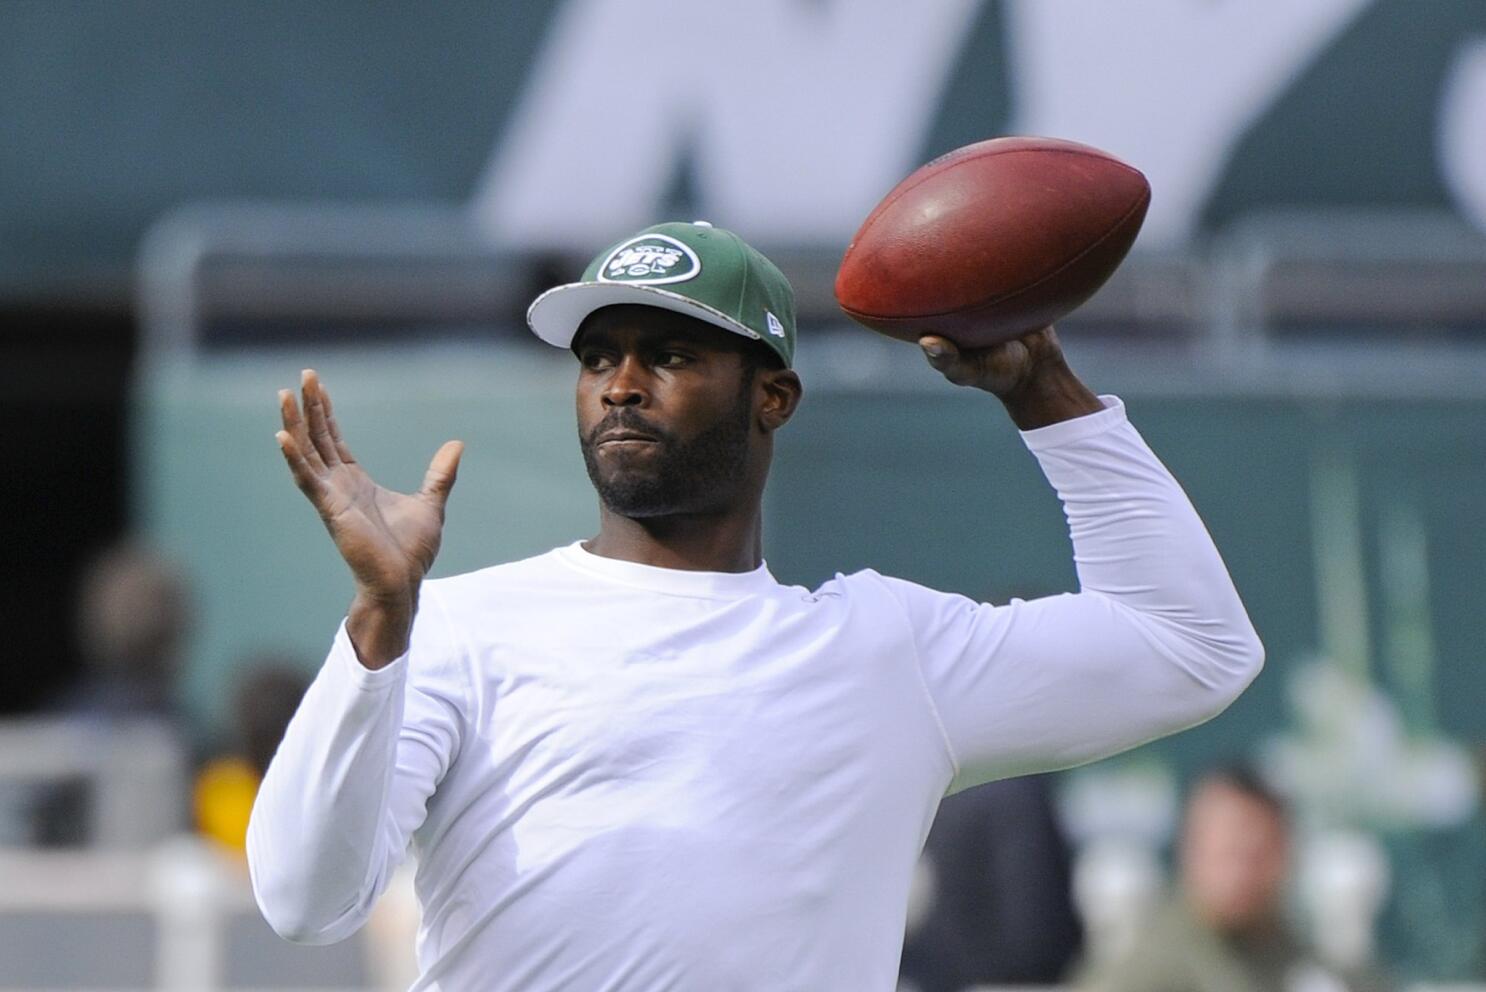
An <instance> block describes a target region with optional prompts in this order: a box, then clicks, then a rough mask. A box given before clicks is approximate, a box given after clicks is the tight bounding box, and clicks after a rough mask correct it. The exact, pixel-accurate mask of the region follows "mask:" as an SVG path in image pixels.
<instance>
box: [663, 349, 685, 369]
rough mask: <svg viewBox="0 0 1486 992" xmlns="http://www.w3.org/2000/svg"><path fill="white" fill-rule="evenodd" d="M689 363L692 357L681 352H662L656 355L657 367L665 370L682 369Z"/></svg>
mask: <svg viewBox="0 0 1486 992" xmlns="http://www.w3.org/2000/svg"><path fill="white" fill-rule="evenodd" d="M689 361H691V356H690V355H687V354H685V353H684V352H680V351H661V352H657V353H656V355H655V364H656V366H658V367H659V368H663V369H674V368H680V367H681V366H683V365H685V364H686V363H687V362H689Z"/></svg>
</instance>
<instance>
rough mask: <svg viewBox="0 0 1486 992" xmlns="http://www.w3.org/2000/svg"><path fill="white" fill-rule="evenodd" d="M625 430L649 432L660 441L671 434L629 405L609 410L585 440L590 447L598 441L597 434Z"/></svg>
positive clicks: (666, 440)
mask: <svg viewBox="0 0 1486 992" xmlns="http://www.w3.org/2000/svg"><path fill="white" fill-rule="evenodd" d="M614 430H626V431H638V432H639V433H642V434H649V435H650V436H651V437H653V438H655V439H656V440H657V441H660V442H661V443H666V442H668V441H670V440H671V435H670V434H669V433H668V432H667V431H666V430H664V429H663V428H662V427H660V426H659V425H657V424H653V423H651V422H650V421H648V420H646V419H645V418H644V417H642V416H640V415H639V414H638V413H636V412H635V411H634V409H633V408H631V407H616V408H615V409H613V410H611V411H610V412H609V413H608V414H607V415H606V416H605V417H604V419H603V420H600V421H599V422H598V424H597V425H596V426H595V427H594V428H593V430H591V431H589V432H588V437H587V439H586V440H587V442H588V446H589V447H590V448H591V447H593V446H594V445H596V444H597V443H598V439H599V435H601V434H606V433H608V432H609V431H614Z"/></svg>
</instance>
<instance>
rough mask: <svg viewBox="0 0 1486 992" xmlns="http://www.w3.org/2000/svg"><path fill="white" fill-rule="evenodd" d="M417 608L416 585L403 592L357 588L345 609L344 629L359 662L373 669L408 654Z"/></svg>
mask: <svg viewBox="0 0 1486 992" xmlns="http://www.w3.org/2000/svg"><path fill="white" fill-rule="evenodd" d="M417 612H418V590H417V587H416V586H415V587H413V588H412V589H410V590H407V591H405V592H403V593H387V592H373V591H369V590H364V589H357V590H356V595H355V597H354V598H353V599H352V600H351V607H350V609H349V610H347V611H346V633H347V634H348V635H350V638H351V646H352V647H354V648H355V649H356V657H357V659H359V660H360V662H361V664H362V665H363V666H365V667H366V668H368V669H371V670H372V671H376V670H377V669H380V668H386V667H387V666H388V665H390V664H392V662H394V661H396V660H397V659H398V658H401V657H402V656H403V655H405V654H407V652H408V642H409V639H410V638H411V636H412V632H413V617H414V616H415V615H416V614H417Z"/></svg>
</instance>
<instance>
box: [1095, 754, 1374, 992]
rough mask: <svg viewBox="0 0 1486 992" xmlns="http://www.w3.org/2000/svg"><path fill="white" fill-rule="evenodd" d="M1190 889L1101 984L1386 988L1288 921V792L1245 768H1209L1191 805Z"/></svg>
mask: <svg viewBox="0 0 1486 992" xmlns="http://www.w3.org/2000/svg"><path fill="white" fill-rule="evenodd" d="M1178 853H1179V860H1180V864H1181V886H1180V891H1179V892H1178V893H1177V894H1176V896H1175V897H1174V898H1173V899H1172V900H1171V902H1170V903H1169V904H1168V905H1166V906H1165V907H1163V908H1162V909H1161V910H1160V911H1159V912H1158V913H1157V914H1156V916H1155V918H1154V919H1153V920H1152V921H1151V922H1150V924H1149V926H1148V927H1147V928H1146V930H1145V932H1144V933H1142V934H1141V936H1140V937H1139V938H1138V939H1137V940H1136V943H1135V946H1134V947H1132V948H1131V950H1130V952H1129V953H1128V954H1127V955H1126V956H1125V957H1124V958H1122V959H1121V960H1119V961H1116V962H1114V963H1112V964H1111V965H1109V966H1108V967H1106V968H1104V969H1103V973H1102V974H1101V973H1096V974H1094V975H1093V976H1092V977H1091V978H1090V979H1089V981H1088V982H1087V983H1086V985H1087V987H1089V988H1090V989H1094V990H1098V992H1380V990H1382V989H1385V988H1387V985H1386V984H1385V983H1384V982H1383V981H1382V980H1380V979H1379V978H1378V977H1377V976H1372V975H1360V974H1359V975H1342V974H1339V973H1336V972H1333V971H1331V970H1328V969H1326V968H1323V967H1322V966H1321V965H1320V964H1319V963H1317V961H1316V960H1315V959H1314V957H1313V956H1312V955H1310V954H1309V953H1308V952H1307V951H1306V950H1305V948H1304V947H1303V946H1302V945H1301V944H1300V942H1299V941H1298V940H1296V939H1295V937H1294V936H1293V935H1292V934H1291V933H1290V931H1289V929H1288V928H1287V927H1286V926H1285V923H1284V920H1283V902H1284V894H1285V881H1286V879H1287V877H1288V876H1289V863H1290V824H1289V817H1288V815H1287V813H1286V811H1285V807H1284V805H1283V803H1282V802H1281V801H1280V799H1279V798H1278V797H1277V796H1276V795H1275V794H1274V793H1273V792H1271V791H1270V790H1269V789H1268V788H1267V787H1265V786H1264V784H1263V783H1262V782H1261V781H1260V780H1259V779H1258V778H1256V777H1255V776H1254V775H1253V773H1251V772H1249V771H1247V770H1245V769H1242V768H1232V769H1222V770H1219V771H1216V772H1212V773H1210V774H1208V775H1206V776H1204V777H1203V779H1202V780H1201V781H1200V782H1199V783H1198V785H1197V787H1196V788H1195V789H1194V790H1193V793H1192V798H1191V800H1190V801H1189V802H1188V804H1187V813H1186V818H1185V821H1184V823H1183V828H1182V837H1181V844H1180V850H1179V852H1178Z"/></svg>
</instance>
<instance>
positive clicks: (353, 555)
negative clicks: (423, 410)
mask: <svg viewBox="0 0 1486 992" xmlns="http://www.w3.org/2000/svg"><path fill="white" fill-rule="evenodd" d="M303 390H304V416H303V417H301V416H300V414H299V410H298V408H297V407H296V405H295V402H294V395H293V393H291V392H289V391H288V390H284V391H283V392H281V393H280V394H279V404H280V412H281V414H282V416H283V421H284V430H282V431H280V432H279V435H278V437H279V445H280V447H281V448H282V449H283V452H284V457H285V460H286V461H288V463H289V468H290V471H291V472H292V473H293V475H294V481H295V484H296V485H298V486H299V488H300V490H301V491H302V492H303V493H304V494H305V496H307V497H308V498H309V500H310V502H311V503H312V504H314V506H315V509H316V511H317V512H318V513H319V514H320V518H321V519H322V520H323V521H324V522H325V526H326V528H327V529H328V530H329V531H330V535H331V537H332V538H333V539H334V540H335V544H336V548H337V549H338V550H339V551H340V553H341V557H342V558H344V559H345V560H346V564H347V565H349V566H350V568H351V573H352V575H353V576H354V577H355V579H356V582H357V585H358V586H359V587H360V588H362V589H364V590H366V591H367V592H369V593H371V594H372V595H374V596H389V597H390V596H397V595H401V594H403V593H405V592H406V591H407V590H408V589H409V588H411V587H416V585H417V584H418V582H420V581H421V580H422V578H423V576H424V575H425V574H427V572H428V570H429V568H430V567H432V565H433V561H434V558H435V557H436V556H437V555H438V551H439V542H440V537H441V534H442V531H443V526H444V505H445V503H446V502H447V500H448V497H449V491H450V489H451V488H452V487H453V485H454V479H455V475H456V473H457V471H458V467H459V456H460V452H461V450H462V446H461V445H460V444H459V442H457V441H450V442H449V443H447V444H445V445H444V446H443V447H441V448H440V449H439V451H438V453H437V454H435V455H434V458H433V461H432V463H431V464H430V465H429V467H428V473H427V475H426V476H425V477H424V480H423V485H422V486H421V487H420V488H419V489H418V491H417V492H415V493H399V492H395V491H393V490H391V489H387V488H385V487H383V486H379V485H377V483H376V482H375V481H373V479H372V478H371V476H370V475H368V474H367V472H366V470H365V469H363V468H362V467H361V466H360V465H359V464H358V463H357V462H356V459H355V458H354V457H352V455H351V452H350V449H348V448H347V447H346V444H345V441H344V440H342V438H341V435H340V428H339V427H338V426H337V425H336V422H335V414H334V412H333V410H332V409H331V405H330V396H329V394H327V393H326V392H325V390H324V387H323V386H322V385H321V384H320V381H319V379H318V377H317V376H316V375H315V374H314V373H313V372H306V373H305V376H304V384H303Z"/></svg>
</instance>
